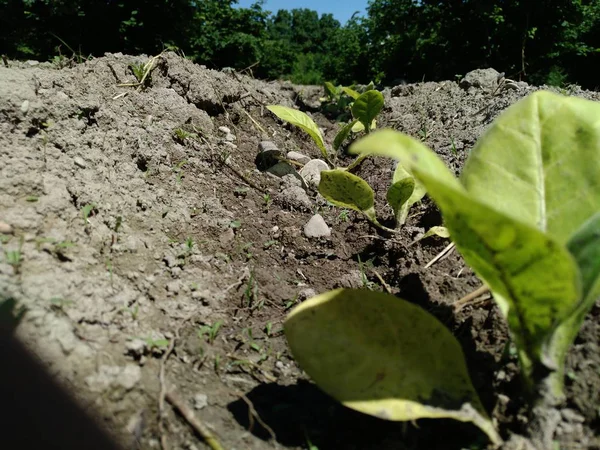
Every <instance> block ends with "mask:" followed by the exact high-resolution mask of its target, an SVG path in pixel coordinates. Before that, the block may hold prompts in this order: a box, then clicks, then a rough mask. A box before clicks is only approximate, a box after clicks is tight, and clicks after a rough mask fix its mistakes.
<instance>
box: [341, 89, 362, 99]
mask: <svg viewBox="0 0 600 450" xmlns="http://www.w3.org/2000/svg"><path fill="white" fill-rule="evenodd" d="M342 91H343V92H344V94H346V95H347V96H348V97H352V98H353V99H354V100H356V99H357V98H358V97H360V93H358V92H356V91H355V90H354V89H351V88H349V87H345V86H344V87H342Z"/></svg>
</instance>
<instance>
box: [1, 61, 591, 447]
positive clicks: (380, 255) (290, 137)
mask: <svg viewBox="0 0 600 450" xmlns="http://www.w3.org/2000/svg"><path fill="white" fill-rule="evenodd" d="M146 61H147V57H145V56H136V57H134V56H125V55H121V54H107V55H106V56H105V57H102V58H98V59H93V60H90V61H88V62H86V63H84V64H81V65H76V66H73V67H70V68H62V69H58V68H56V67H53V66H52V65H50V64H47V63H42V64H37V63H34V62H28V63H18V62H13V63H11V64H10V67H8V68H4V67H2V68H0V161H1V163H0V227H1V230H0V231H2V234H1V235H0V236H1V241H0V296H1V297H2V298H3V299H6V298H13V299H16V300H17V301H18V304H19V305H22V306H24V307H25V308H26V309H27V313H26V315H25V317H24V319H23V321H22V322H21V324H20V325H19V327H18V328H17V330H16V333H17V335H18V337H19V338H20V339H21V340H22V341H23V342H25V343H26V344H27V346H28V347H29V348H30V349H31V350H32V351H34V352H35V353H36V354H37V355H38V356H39V357H40V359H41V360H42V361H44V363H45V364H46V366H47V367H48V369H49V371H50V373H51V374H52V375H53V376H54V377H56V379H57V380H59V381H60V382H61V383H62V384H64V385H65V386H67V388H68V389H69V391H70V392H72V393H73V394H74V395H75V396H76V397H77V399H78V400H79V401H80V402H81V404H82V405H84V406H85V408H86V409H87V410H88V411H90V413H92V414H94V415H95V417H97V418H98V420H99V421H101V422H102V424H103V425H104V426H105V427H106V428H107V429H108V430H110V432H111V433H112V434H113V435H114V436H115V437H116V439H118V440H119V441H120V442H121V443H122V444H123V446H124V447H125V448H131V449H133V448H140V449H153V448H160V442H161V439H165V440H166V442H167V443H168V445H169V448H173V449H202V448H207V447H206V446H205V444H204V443H203V442H202V441H201V440H200V439H199V438H198V437H197V436H196V435H195V434H194V433H193V432H192V431H191V429H190V428H189V427H188V425H187V423H186V422H184V421H183V420H182V419H181V418H180V417H179V416H178V415H177V414H176V413H175V412H173V410H172V409H171V407H170V406H169V405H166V406H165V411H164V414H165V419H164V422H163V426H162V430H161V428H160V427H159V419H158V417H159V412H158V399H159V395H160V388H161V385H160V378H159V372H160V368H161V361H162V360H163V358H164V356H165V353H166V352H167V351H168V349H169V348H170V346H171V345H172V344H173V342H174V341H173V339H174V338H175V337H176V336H177V337H178V339H177V340H176V341H175V344H174V347H173V349H172V352H171V353H170V354H169V358H168V360H167V361H166V363H165V364H164V374H165V383H166V387H167V388H168V389H173V390H174V391H175V392H177V394H178V395H179V397H180V398H181V399H182V400H183V401H184V402H185V403H186V404H187V405H188V406H189V408H190V409H191V410H193V411H194V413H195V414H196V415H197V416H198V417H199V418H200V419H201V420H202V421H203V422H204V423H205V424H206V425H207V426H208V427H209V429H210V430H212V432H214V434H215V435H216V436H217V437H218V438H219V440H220V441H221V442H222V444H223V446H224V447H225V448H227V449H230V450H233V449H237V450H242V449H270V448H289V449H300V448H307V447H308V441H309V440H310V442H312V443H313V444H314V445H315V446H316V447H318V448H319V449H320V450H324V449H411V450H412V449H433V448H444V449H461V448H486V441H485V439H484V438H483V437H482V436H481V435H480V433H479V432H478V431H477V430H476V429H474V427H472V426H470V425H468V424H461V423H458V422H454V421H448V420H441V421H428V420H422V421H419V423H418V429H417V428H416V427H415V426H414V425H412V424H402V423H400V424H398V423H390V422H386V421H382V420H379V419H374V418H371V417H366V416H363V415H360V414H358V413H355V412H352V411H349V410H347V409H345V408H343V407H341V406H339V405H338V404H336V403H335V402H333V401H332V400H331V399H329V398H328V397H327V396H326V395H324V394H323V393H321V391H319V390H318V389H317V388H316V387H315V386H314V385H313V384H312V383H311V382H310V381H309V380H308V379H307V377H306V376H305V375H304V374H303V372H302V371H301V370H300V369H299V368H298V366H297V365H296V364H295V363H294V361H293V359H292V358H291V355H290V353H289V351H288V349H287V346H286V342H285V338H284V336H283V333H282V326H281V324H282V321H283V319H284V317H285V314H286V311H287V310H288V309H289V308H290V307H291V306H293V305H294V304H296V303H297V302H300V301H302V300H303V299H305V298H307V297H309V296H311V295H314V293H320V292H324V291H326V290H329V289H332V288H335V287H340V286H346V287H350V286H353V287H362V286H364V285H365V284H368V285H369V286H371V287H372V288H375V289H381V286H382V282H384V283H386V284H387V285H389V287H390V288H391V289H392V291H393V292H394V293H395V294H398V295H399V296H401V297H403V298H405V299H407V300H409V301H412V302H414V303H416V304H418V305H420V306H422V307H424V308H426V309H427V310H429V311H430V312H432V313H433V314H435V315H436V316H437V317H438V318H440V319H441V320H442V321H443V322H444V323H445V324H446V325H447V326H448V327H450V329H451V330H453V332H454V333H455V335H456V336H457V337H458V339H459V340H460V342H461V344H462V345H463V348H464V349H465V353H466V356H467V360H468V363H469V368H470V371H471V374H472V378H473V381H474V384H475V387H476V388H477V390H478V392H479V393H480V396H481V398H482V400H483V402H484V404H485V406H486V407H487V408H488V410H489V411H490V413H491V414H492V416H493V417H494V419H495V420H496V422H497V425H498V427H499V429H500V431H501V432H502V434H503V435H504V436H505V437H508V436H510V434H512V433H522V432H523V431H524V430H526V428H527V422H526V419H525V416H524V414H523V413H524V408H523V406H524V405H523V399H522V398H521V397H520V396H519V380H518V373H517V368H516V361H515V359H514V357H513V356H511V355H509V354H507V353H506V352H504V349H505V347H506V344H507V333H506V329H505V327H504V324H503V320H502V318H501V316H500V314H499V312H498V310H497V309H496V308H495V307H494V306H493V304H492V303H491V302H487V303H483V304H480V305H477V306H473V307H467V308H465V309H463V310H462V311H460V312H459V313H457V314H454V313H453V311H452V308H451V306H450V305H451V304H452V303H453V302H454V301H456V300H457V299H459V298H461V297H463V296H464V295H465V294H467V293H469V292H472V291H473V290H475V289H476V288H478V287H479V286H480V282H479V281H478V280H477V278H476V277H475V276H474V275H473V273H472V271H471V270H470V269H469V268H468V267H466V266H465V264H464V262H463V260H462V258H461V257H460V255H458V254H457V253H451V254H449V256H447V257H446V258H444V259H442V260H441V261H439V262H437V263H436V264H434V265H433V266H431V267H429V268H425V266H426V265H427V263H428V262H429V261H431V259H433V258H434V257H435V256H436V255H437V254H438V253H440V251H442V250H443V249H444V247H445V246H446V245H447V244H448V242H447V241H445V240H443V239H440V238H428V239H425V240H422V241H419V242H418V243H415V244H413V241H414V240H415V239H416V238H417V237H419V235H420V234H422V233H423V232H424V231H425V230H427V229H428V228H429V227H431V226H433V225H440V224H441V218H440V215H439V213H438V212H437V210H436V208H435V207H434V205H433V204H432V203H431V202H430V201H429V200H428V199H425V200H424V201H423V202H422V204H420V205H418V206H416V207H415V208H414V209H413V210H412V213H411V217H410V218H409V220H408V223H407V225H406V227H405V228H404V229H403V231H402V233H401V234H400V235H399V237H396V238H394V239H388V238H385V237H384V236H381V235H379V234H378V232H377V230H375V229H373V228H371V227H370V226H369V224H368V223H366V222H365V220H364V219H363V218H362V217H359V216H358V215H356V214H354V213H353V212H348V211H343V210H341V209H339V208H335V207H331V206H330V205H329V204H327V202H325V201H324V200H323V199H322V198H320V197H319V196H318V195H317V194H316V191H315V189H314V186H312V185H310V183H309V185H308V186H304V185H302V184H301V183H299V182H298V181H297V178H296V177H295V176H294V175H293V174H292V175H291V176H290V175H287V176H283V177H280V176H278V175H274V174H272V173H267V172H261V171H259V170H257V168H256V167H257V166H256V163H255V158H256V155H257V153H258V151H259V148H260V147H261V146H262V147H263V148H264V146H265V145H266V146H269V145H274V146H276V147H278V148H279V149H280V150H282V151H283V152H284V153H287V152H290V151H295V152H298V153H300V154H302V155H304V157H308V158H317V157H318V153H317V151H316V149H314V146H313V145H311V142H310V141H309V140H308V139H307V138H306V137H305V136H304V135H303V134H302V132H300V131H298V130H296V129H294V128H292V127H289V126H287V125H284V124H282V123H281V122H279V121H278V120H276V119H275V118H274V117H273V116H272V115H271V114H270V113H269V112H268V111H267V110H266V108H265V106H266V105H269V104H281V105H285V106H294V105H296V106H297V107H299V108H300V109H302V110H304V111H307V112H308V113H309V114H311V115H312V116H313V118H314V119H315V121H316V122H317V123H318V124H319V126H320V127H321V128H322V129H323V131H324V134H325V136H326V140H327V141H328V142H329V143H331V142H332V140H333V137H334V136H335V133H336V131H337V129H338V127H339V125H338V124H337V123H335V122H334V121H333V120H332V118H331V117H328V115H326V114H323V113H321V112H320V104H319V101H318V98H319V96H320V95H322V93H321V89H320V88H318V87H301V86H294V85H291V84H289V83H283V82H271V83H268V82H263V81H258V80H254V79H252V78H249V77H246V76H243V75H241V74H235V73H223V72H216V71H212V70H208V69H206V68H204V67H201V66H197V65H194V64H193V63H191V62H190V61H188V60H185V59H183V58H181V57H179V56H177V55H175V54H173V53H165V54H163V55H161V56H160V57H159V58H158V59H157V62H158V64H157V67H156V68H155V69H154V71H153V72H152V75H151V79H150V81H149V83H148V84H147V85H146V86H145V87H144V89H139V90H138V89H136V88H135V87H131V86H120V84H124V83H133V82H135V78H134V76H133V75H132V72H131V70H130V69H129V68H128V66H129V64H132V63H144V62H146ZM496 77H497V72H495V71H494V70H493V69H488V70H482V71H475V72H472V73H470V74H468V75H467V76H466V77H465V79H464V80H463V81H462V82H461V84H460V85H459V84H457V83H455V82H450V81H448V82H444V83H419V84H409V85H401V86H396V87H393V88H386V89H385V90H384V95H385V99H386V106H385V108H384V111H383V113H382V115H381V117H380V119H379V120H378V122H379V124H380V126H389V127H393V128H396V129H399V130H401V131H404V132H406V133H408V134H411V135H413V136H416V137H419V138H421V139H423V140H424V141H425V143H426V144H427V145H429V146H430V147H431V148H433V149H435V150H436V151H437V153H438V154H440V155H441V156H442V157H443V158H444V160H445V161H446V163H447V164H448V165H449V166H450V167H451V168H452V169H453V170H454V171H455V173H457V174H458V173H460V169H461V166H462V164H463V162H464V160H465V158H466V156H467V154H468V152H469V150H470V149H471V148H472V147H473V145H474V143H475V141H476V140H477V138H478V136H479V135H480V134H481V133H482V132H483V131H484V130H485V129H486V127H487V126H488V125H489V124H490V122H491V121H492V120H493V119H494V118H495V117H496V116H497V115H498V114H499V113H500V112H501V111H502V110H504V109H505V108H506V107H507V106H509V105H510V104H512V103H514V102H515V101H517V100H518V99H520V98H521V97H523V96H525V95H527V94H529V93H530V92H532V91H533V90H536V89H539V88H537V87H533V86H528V85H527V84H526V83H518V84H517V86H518V89H514V90H507V91H502V92H500V93H498V94H497V95H492V92H493V90H494V88H495V85H494V83H495V82H496ZM570 94H572V95H578V96H582V97H586V98H590V99H594V100H598V99H599V95H598V94H597V93H594V92H587V91H582V90H579V89H577V88H573V89H572V90H571V92H570ZM176 130H180V131H178V132H176ZM186 133H189V135H186ZM265 141H269V142H266V143H265ZM391 168H392V162H391V161H387V160H367V161H366V162H365V163H364V164H363V165H362V166H361V168H360V172H359V174H360V175H361V176H362V177H363V178H365V179H366V180H367V181H368V182H369V183H370V184H371V185H372V186H373V187H374V189H375V191H376V195H377V208H378V215H379V216H380V217H381V218H382V220H383V221H384V222H385V221H386V219H387V220H388V222H387V223H391V222H390V219H391V217H392V214H391V211H390V210H389V209H386V208H387V207H386V206H384V205H385V189H386V186H387V184H388V183H389V179H390V178H391ZM279 175H283V173H279ZM317 213H318V214H319V215H320V216H321V217H322V219H323V220H321V219H314V217H313V216H314V215H315V214H317ZM311 218H312V219H311ZM311 220H312V221H313V222H315V221H316V222H319V223H318V224H317V227H316V231H315V228H312V226H311V227H308V229H307V228H305V226H306V225H307V223H308V222H309V221H311ZM323 222H324V223H323ZM313 225H314V223H313ZM311 230H312V231H311ZM309 236H310V237H309ZM411 244H412V245H411ZM15 251H19V252H20V255H21V260H20V261H19V262H18V264H15V263H14V261H11V260H9V258H7V255H8V254H10V252H15ZM13 254H14V253H13ZM11 262H12V263H11ZM599 334H600V307H599V306H598V305H596V307H595V308H594V309H593V310H592V311H591V312H590V314H589V317H588V320H587V322H586V324H585V327H584V329H583V330H582V332H581V333H580V336H579V338H578V340H577V342H576V344H575V346H574V348H573V349H572V351H571V353H570V356H569V361H568V365H569V367H568V374H569V376H568V378H567V386H568V395H569V399H568V404H567V405H566V407H565V409H564V410H563V411H562V418H561V423H560V425H559V428H558V435H557V436H556V439H557V441H558V442H559V443H560V448H562V449H584V448H600V442H599V438H598V432H597V430H598V428H599V425H600V419H599V417H598V414H599V411H598V404H599V400H600V398H599V396H600V355H599V351H598V337H599ZM249 405H251V407H250V408H249Z"/></svg>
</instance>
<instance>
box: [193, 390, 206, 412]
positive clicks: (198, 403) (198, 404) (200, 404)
mask: <svg viewBox="0 0 600 450" xmlns="http://www.w3.org/2000/svg"><path fill="white" fill-rule="evenodd" d="M207 405H208V395H206V394H196V395H194V408H195V409H202V408H205V407H206V406H207Z"/></svg>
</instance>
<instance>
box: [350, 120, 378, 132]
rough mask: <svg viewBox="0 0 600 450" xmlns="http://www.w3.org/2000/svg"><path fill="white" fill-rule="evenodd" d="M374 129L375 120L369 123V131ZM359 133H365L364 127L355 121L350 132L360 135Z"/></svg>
mask: <svg viewBox="0 0 600 450" xmlns="http://www.w3.org/2000/svg"><path fill="white" fill-rule="evenodd" d="M376 127H377V119H373V122H371V130H374V129H375V128H376ZM361 131H365V126H364V125H363V124H362V123H361V122H358V121H356V123H355V124H354V126H353V127H352V132H353V133H360V132H361Z"/></svg>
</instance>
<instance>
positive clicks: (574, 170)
mask: <svg viewBox="0 0 600 450" xmlns="http://www.w3.org/2000/svg"><path fill="white" fill-rule="evenodd" d="M599 175H600V103H598V102H595V101H590V100H584V99H581V98H577V97H565V96H561V95H558V94H554V93H551V92H546V91H537V92H535V93H533V94H531V95H530V96H528V97H526V98H525V99H523V100H521V101H519V102H518V103H516V104H514V105H513V106H511V107H509V108H508V109H507V110H506V111H504V112H503V113H502V115H501V116H500V117H498V118H497V119H496V121H495V122H494V123H493V124H492V126H491V127H490V129H489V130H488V131H487V132H486V133H485V134H484V135H483V136H482V137H481V138H480V139H479V141H478V143H477V145H476V146H475V148H474V149H473V150H472V152H471V154H470V156H469V159H468V160H467V163H466V165H465V167H464V169H463V172H462V175H461V181H462V184H463V185H464V186H465V188H466V189H467V191H468V192H469V194H470V195H471V196H472V197H473V198H475V199H477V200H479V201H480V202H482V203H485V204H487V205H489V206H491V207H493V208H494V209H496V210H498V211H501V212H503V213H504V214H506V215H508V216H511V217H513V218H515V219H516V220H519V221H523V222H526V223H528V224H530V225H531V226H534V227H536V228H538V229H540V230H542V231H544V232H547V233H549V234H550V236H553V237H554V238H555V239H557V240H558V242H560V243H563V244H566V243H567V241H568V240H569V239H570V237H571V236H572V234H573V233H574V232H575V231H576V230H577V229H578V228H579V227H580V226H581V224H582V223H583V222H585V221H586V220H587V219H589V218H590V217H591V216H592V215H594V214H595V213H596V212H597V211H598V210H600V176H599Z"/></svg>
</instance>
